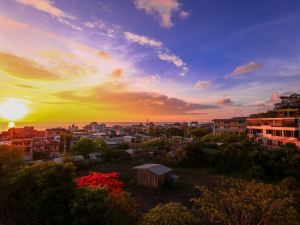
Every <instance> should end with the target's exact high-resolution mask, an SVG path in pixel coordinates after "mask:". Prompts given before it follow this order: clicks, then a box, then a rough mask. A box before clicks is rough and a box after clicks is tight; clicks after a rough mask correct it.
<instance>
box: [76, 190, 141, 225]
mask: <svg viewBox="0 0 300 225" xmlns="http://www.w3.org/2000/svg"><path fill="white" fill-rule="evenodd" d="M71 207H72V208H71V214H72V216H73V220H74V225H120V224H122V225H135V224H137V222H138V221H139V217H140V215H139V213H138V211H137V204H136V202H135V201H134V200H133V199H132V198H131V196H130V195H129V194H128V193H127V192H122V193H120V194H117V195H111V194H109V193H108V191H107V189H106V188H99V187H81V188H78V191H77V194H76V198H75V199H74V200H73V202H72V203H71Z"/></svg>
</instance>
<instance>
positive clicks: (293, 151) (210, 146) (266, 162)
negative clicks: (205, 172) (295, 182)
mask: <svg viewBox="0 0 300 225" xmlns="http://www.w3.org/2000/svg"><path fill="white" fill-rule="evenodd" d="M218 143H222V144H218ZM163 160H164V162H165V163H167V164H170V165H181V166H189V167H191V166H193V167H203V168H211V169H213V170H216V171H220V172H226V173H243V174H244V175H246V176H248V177H249V178H251V179H267V180H279V179H282V178H284V177H295V178H297V179H300V174H299V172H298V171H299V170H300V151H298V150H297V148H296V146H295V145H293V144H286V145H283V146H282V147H281V148H280V149H277V150H270V149H267V148H265V147H263V146H262V145H259V144H257V143H254V142H252V141H251V140H249V139H247V138H246V137H245V136H236V135H215V136H211V135H207V136H204V137H203V138H202V139H201V141H200V142H197V143H189V144H186V145H184V146H182V147H181V148H179V149H176V150H173V151H171V152H168V153H167V154H166V156H165V157H164V159H163Z"/></svg>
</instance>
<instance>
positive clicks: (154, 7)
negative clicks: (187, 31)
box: [134, 0, 187, 28]
mask: <svg viewBox="0 0 300 225" xmlns="http://www.w3.org/2000/svg"><path fill="white" fill-rule="evenodd" d="M134 3H135V6H136V8H137V9H142V10H144V11H145V12H146V13H147V14H151V15H158V17H159V22H160V24H161V26H163V27H166V28H170V27H172V26H173V22H172V15H173V14H174V13H177V12H179V15H180V16H181V17H182V15H181V13H182V12H184V11H180V7H181V5H180V3H179V2H178V0H135V1H134ZM183 14H184V16H185V17H186V16H187V14H186V12H184V13H183Z"/></svg>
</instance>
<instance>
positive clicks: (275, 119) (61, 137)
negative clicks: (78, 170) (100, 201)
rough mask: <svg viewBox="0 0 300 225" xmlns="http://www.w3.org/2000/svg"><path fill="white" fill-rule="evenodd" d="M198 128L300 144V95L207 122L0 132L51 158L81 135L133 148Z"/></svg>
mask: <svg viewBox="0 0 300 225" xmlns="http://www.w3.org/2000/svg"><path fill="white" fill-rule="evenodd" d="M197 129H203V130H205V131H206V132H207V134H209V133H211V134H213V135H223V134H234V135H247V136H248V137H249V138H250V139H251V140H253V141H255V142H258V143H260V144H262V145H264V146H267V147H268V148H270V149H274V148H277V147H280V146H282V145H284V144H286V143H293V144H295V146H296V147H297V148H300V136H299V135H300V132H299V131H300V95H299V94H291V95H290V96H282V97H281V102H280V103H277V104H275V106H274V109H273V110H272V111H269V112H267V113H261V114H257V115H251V116H249V117H234V118H230V119H214V120H212V121H211V122H208V123H199V122H194V121H192V122H183V123H179V122H176V123H165V124H158V125H156V124H155V123H153V122H148V121H147V122H146V123H140V124H138V125H129V126H120V125H115V126H112V127H107V126H106V124H105V123H97V122H91V123H89V124H87V125H85V126H83V127H82V128H79V127H78V126H76V125H74V124H73V125H71V126H69V127H68V128H60V127H58V128H47V129H46V130H43V131H38V130H35V128H34V127H23V128H9V129H8V130H7V131H3V132H1V133H0V145H8V146H12V147H21V148H22V149H24V160H25V161H31V160H49V159H53V158H57V157H60V156H62V155H63V154H64V153H67V152H69V151H70V149H71V148H72V146H73V145H74V144H76V143H77V142H78V141H79V140H80V139H82V138H85V139H91V140H99V141H104V143H105V144H106V145H107V146H108V147H109V148H113V147H115V146H117V145H120V144H127V145H128V146H129V147H130V148H131V147H134V146H138V144H141V143H143V142H146V141H150V140H153V139H164V140H169V141H170V143H173V145H174V143H175V142H176V147H180V146H182V145H183V144H185V143H188V142H191V141H193V140H194V138H195V137H194V136H193V133H192V132H191V131H193V130H197ZM174 140H176V141H175V142H174Z"/></svg>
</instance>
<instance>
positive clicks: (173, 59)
mask: <svg viewBox="0 0 300 225" xmlns="http://www.w3.org/2000/svg"><path fill="white" fill-rule="evenodd" d="M124 37H125V39H127V40H128V41H131V42H134V43H137V44H139V45H142V46H149V47H152V48H154V49H155V51H156V53H157V57H158V58H159V59H160V60H162V61H166V62H170V63H172V64H173V65H175V66H176V67H178V68H181V70H182V71H181V73H180V75H181V76H185V75H186V74H187V72H188V67H187V65H186V63H185V62H184V61H183V60H182V59H181V58H180V57H179V56H177V55H175V54H173V53H171V52H170V50H169V49H167V48H166V47H164V45H163V43H162V42H160V41H157V40H155V39H151V38H148V37H146V36H142V35H138V34H133V33H131V32H124Z"/></svg>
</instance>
